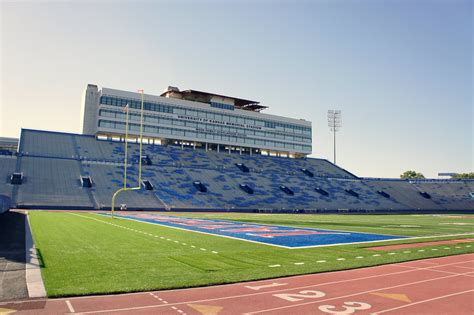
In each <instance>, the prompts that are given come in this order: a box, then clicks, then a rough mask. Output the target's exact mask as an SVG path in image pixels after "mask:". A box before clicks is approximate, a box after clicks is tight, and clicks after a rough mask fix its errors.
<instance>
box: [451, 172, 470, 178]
mask: <svg viewBox="0 0 474 315" xmlns="http://www.w3.org/2000/svg"><path fill="white" fill-rule="evenodd" d="M452 178H453V179H474V173H473V172H471V173H460V174H456V175H454V176H453V177H452Z"/></svg>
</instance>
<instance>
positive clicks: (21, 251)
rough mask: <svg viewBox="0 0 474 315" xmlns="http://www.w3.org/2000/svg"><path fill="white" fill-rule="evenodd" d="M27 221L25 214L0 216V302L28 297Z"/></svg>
mask: <svg viewBox="0 0 474 315" xmlns="http://www.w3.org/2000/svg"><path fill="white" fill-rule="evenodd" d="M25 219H26V216H25V215H24V214H23V213H18V212H6V213H4V214H1V215H0V301H9V300H15V299H24V298H27V297H28V291H27V288H26V280H25Z"/></svg>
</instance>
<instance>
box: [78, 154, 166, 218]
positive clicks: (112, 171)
mask: <svg viewBox="0 0 474 315" xmlns="http://www.w3.org/2000/svg"><path fill="white" fill-rule="evenodd" d="M82 169H83V173H84V175H88V176H91V178H92V181H93V185H92V187H91V188H88V189H90V191H91V193H92V196H93V199H94V201H95V202H96V204H97V205H98V207H99V208H100V209H109V208H111V207H112V196H113V194H114V193H115V192H116V191H117V190H118V189H120V188H122V187H123V172H124V170H123V165H120V164H119V163H117V165H108V164H98V163H93V162H92V163H91V162H85V161H83V162H82ZM137 172H138V171H137V167H129V168H128V170H127V181H128V183H127V187H137V186H138V180H137V178H138V175H137ZM143 179H146V176H144V177H143ZM121 204H126V205H127V208H129V209H165V205H164V204H162V203H160V201H159V200H158V199H157V198H156V197H155V196H154V195H153V192H152V191H147V190H144V189H141V190H137V191H126V192H122V193H119V195H118V196H117V199H116V205H117V207H120V205H121Z"/></svg>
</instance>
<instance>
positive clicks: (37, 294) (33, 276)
mask: <svg viewBox="0 0 474 315" xmlns="http://www.w3.org/2000/svg"><path fill="white" fill-rule="evenodd" d="M24 215H25V271H26V287H27V289H28V296H29V297H30V298H42V297H46V290H45V288H44V283H43V278H42V277H41V267H40V264H39V259H38V253H37V252H36V247H35V243H34V241H33V236H32V234H31V227H30V217H29V215H28V211H25V212H24Z"/></svg>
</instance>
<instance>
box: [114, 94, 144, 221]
mask: <svg viewBox="0 0 474 315" xmlns="http://www.w3.org/2000/svg"><path fill="white" fill-rule="evenodd" d="M138 93H141V109H140V116H141V117H140V149H139V150H140V154H139V161H138V185H137V186H136V187H127V168H128V141H127V140H128V116H129V114H128V111H129V108H128V104H127V105H126V107H125V110H126V116H125V117H126V118H125V141H124V142H125V159H124V172H123V174H124V175H123V187H122V188H120V189H118V190H117V191H116V192H115V193H114V194H113V196H112V218H114V214H115V199H116V198H117V196H118V195H119V193H121V192H122V191H129V190H139V189H141V182H142V157H143V155H142V149H143V109H144V90H143V89H140V90H138Z"/></svg>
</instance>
